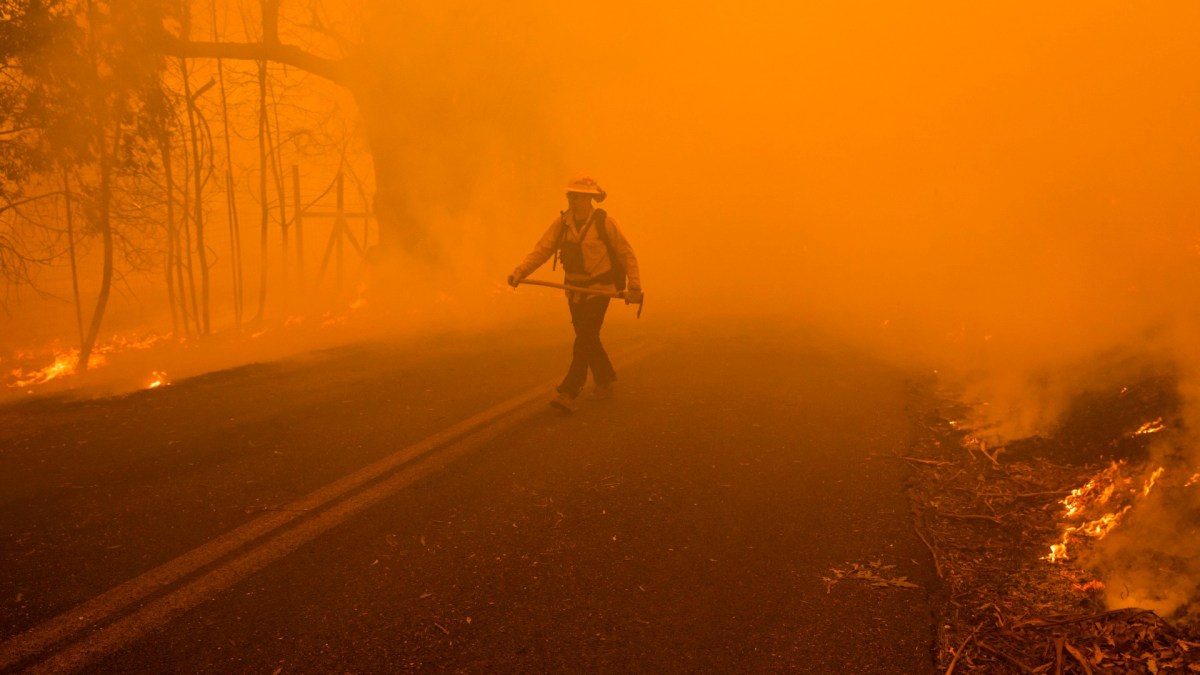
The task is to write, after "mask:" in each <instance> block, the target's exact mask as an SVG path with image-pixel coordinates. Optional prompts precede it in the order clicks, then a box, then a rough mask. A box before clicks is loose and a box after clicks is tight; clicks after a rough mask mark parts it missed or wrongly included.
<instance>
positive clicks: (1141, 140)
mask: <svg viewBox="0 0 1200 675" xmlns="http://www.w3.org/2000/svg"><path fill="white" fill-rule="evenodd" d="M283 6H284V10H285V13H286V15H287V16H286V17H285V21H284V22H283V28H284V37H285V39H286V40H289V41H293V42H296V43H300V44H310V43H312V42H313V34H312V33H311V31H306V29H304V28H303V26H302V25H301V24H303V23H310V22H311V20H312V15H311V14H310V13H309V8H308V6H307V5H305V6H300V5H298V4H295V3H290V2H284V4H283ZM219 9H220V12H219V16H220V17H221V18H220V22H221V23H222V31H223V34H224V35H226V36H229V37H236V32H237V30H238V27H239V26H240V25H241V24H242V18H241V17H243V16H248V17H250V19H251V21H252V20H253V17H254V12H255V11H256V10H255V9H254V8H253V7H249V8H243V7H241V6H240V5H238V4H236V3H234V2H230V3H228V4H223V5H222V6H221V7H220V8H219ZM323 11H324V13H325V14H324V22H325V23H326V24H327V25H331V26H335V27H337V28H339V29H340V30H342V31H344V32H345V33H346V35H347V37H349V38H350V39H351V40H356V41H362V40H365V41H368V42H369V43H371V44H372V45H374V48H375V52H376V54H377V59H376V61H375V62H374V63H375V64H377V66H378V68H379V71H380V72H381V73H385V74H386V75H387V81H388V82H390V83H392V84H393V85H395V86H393V87H389V88H388V95H389V96H390V97H391V98H392V99H394V105H395V116H394V124H395V125H397V127H398V128H401V129H403V130H404V131H405V134H404V141H403V142H402V143H399V146H400V147H390V148H388V149H386V150H384V151H385V152H388V153H392V154H394V155H395V156H399V157H403V158H405V159H406V162H405V167H406V168H405V172H406V185H408V186H409V188H410V194H409V195H408V200H409V202H410V203H411V207H412V211H413V213H414V215H415V217H417V218H418V219H419V220H420V221H421V222H422V223H425V224H427V225H428V226H429V227H430V229H432V230H433V231H434V232H435V233H436V236H437V238H438V239H439V242H440V244H441V250H442V254H443V255H442V257H441V258H440V259H439V260H438V261H437V263H436V267H435V268H434V269H432V270H430V269H428V268H420V267H418V266H413V267H412V270H414V271H413V274H414V275H419V276H421V277H422V279H423V280H424V285H420V286H413V285H408V284H406V285H405V286H404V287H402V288H399V289H395V290H394V292H389V293H388V295H390V296H392V297H396V298H399V299H400V301H401V302H406V301H410V302H412V303H415V304H420V303H422V302H425V300H426V298H427V297H428V296H431V295H437V296H450V297H453V298H455V299H456V302H458V303H459V305H458V306H460V307H462V311H463V312H464V315H467V314H469V315H471V316H483V315H485V314H486V312H489V311H500V312H505V311H509V309H510V308H509V307H508V306H506V305H499V306H497V305H496V304H495V303H494V302H493V298H494V295H495V292H496V290H497V285H498V284H500V283H501V280H502V279H503V278H504V276H505V275H506V274H507V273H508V271H509V270H511V268H512V267H513V265H515V263H516V262H517V261H519V260H520V259H521V257H522V256H524V254H525V253H527V251H528V249H529V247H530V246H531V245H532V243H533V242H534V240H535V239H536V238H537V236H538V235H539V234H540V233H541V232H542V230H543V229H544V228H545V227H546V225H547V224H548V223H549V221H550V219H551V218H552V217H554V216H555V215H556V214H557V213H558V211H559V210H560V209H562V208H565V200H564V199H563V186H564V184H565V181H566V179H567V178H568V177H569V176H570V175H572V174H574V173H576V172H579V171H588V172H591V173H592V174H593V175H595V177H596V178H597V179H598V180H599V181H600V184H601V185H602V186H604V187H605V188H606V189H607V190H608V192H609V193H610V198H609V200H608V201H606V202H605V207H606V208H608V210H609V212H610V214H611V215H612V217H613V218H615V219H616V220H618V221H619V222H620V224H621V226H622V227H623V229H624V230H625V231H626V232H627V233H628V235H629V237H630V239H631V240H632V242H633V243H634V245H635V247H636V249H637V251H638V253H639V256H640V257H641V259H642V261H643V270H644V280H645V285H646V290H647V294H648V298H650V299H649V300H648V303H647V307H648V308H649V307H653V312H650V310H649V309H648V310H647V312H648V314H647V317H646V318H645V319H643V320H644V321H658V320H661V321H663V322H667V324H668V325H669V322H670V321H672V320H673V318H676V317H680V316H684V315H696V314H699V315H706V316H711V317H716V318H718V320H728V319H722V317H731V316H736V315H741V314H743V313H750V314H761V315H766V316H768V317H771V318H772V319H775V320H779V321H788V322H792V321H809V322H813V323H815V324H817V325H819V326H821V327H824V328H831V329H834V330H836V331H838V332H839V333H840V334H842V335H844V336H846V338H847V339H850V340H855V341H860V342H862V343H864V344H868V345H871V346H873V347H876V348H879V349H881V350H883V351H884V352H885V353H888V354H890V355H892V356H894V357H897V358H901V359H904V360H906V361H909V362H912V360H913V359H919V362H920V363H922V364H934V363H939V362H952V363H955V364H957V365H959V366H963V367H967V368H982V369H984V370H989V371H991V372H1005V373H1007V374H1008V376H1010V377H1012V378H1014V379H1015V381H1017V382H1020V381H1022V379H1023V378H1024V377H1025V376H1026V374H1028V373H1031V372H1033V371H1035V370H1037V369H1040V368H1053V367H1054V366H1056V365H1058V364H1071V363H1074V362H1076V361H1078V360H1080V359H1087V358H1089V357H1090V356H1092V355H1094V354H1096V353H1099V352H1102V351H1104V350H1108V349H1110V348H1113V347H1116V346H1120V345H1128V344H1139V343H1147V340H1149V339H1150V338H1148V337H1147V336H1150V335H1153V336H1154V337H1153V340H1154V341H1155V342H1154V345H1153V347H1154V348H1155V349H1160V348H1161V349H1164V350H1167V351H1173V350H1174V348H1173V347H1171V346H1170V345H1178V344H1188V343H1189V340H1190V338H1191V336H1192V335H1193V334H1194V331H1193V330H1192V328H1190V327H1188V326H1187V324H1188V322H1187V321H1185V320H1184V319H1186V318H1187V317H1190V316H1192V315H1193V314H1195V313H1196V310H1197V309H1200V308H1198V307H1197V306H1196V301H1195V299H1194V297H1195V294H1194V293H1192V292H1191V289H1192V288H1193V287H1194V286H1195V284H1196V281H1197V275H1196V272H1195V268H1196V264H1197V262H1198V259H1197V243H1198V236H1197V235H1198V231H1197V216H1200V197H1198V196H1197V195H1198V194H1200V192H1198V191H1197V190H1196V189H1195V188H1194V186H1195V185H1196V183H1197V180H1198V179H1200V152H1198V151H1200V125H1198V124H1197V120H1200V70H1197V69H1196V68H1195V64H1196V63H1198V62H1200V40H1196V39H1195V36H1196V35H1197V34H1200V30H1198V29H1200V5H1197V4H1196V3H1194V2H1184V1H1172V2H1160V3H1153V4H1140V3H1130V2H1115V1H1107V0H1102V1H1098V2H1097V1H1092V2H1079V1H1071V2H1063V3H1052V4H1050V5H1047V4H1045V3H1033V2H1007V3H1003V4H999V3H997V4H995V5H991V6H988V5H980V4H977V3H976V4H972V3H957V2H946V1H939V2H918V3H905V4H897V3H868V2H853V1H852V2H837V3H832V2H830V3H811V2H799V3H777V2H753V1H751V2H743V3H738V4H735V5H722V6H712V5H706V4H703V3H700V4H687V5H681V4H676V3H671V4H665V3H657V4H656V3H650V4H647V3H643V2H634V1H632V0H623V1H619V2H612V3H604V5H603V6H597V5H594V4H586V3H585V4H579V3H560V2H554V3H552V2H524V3H516V4H513V5H511V6H481V5H479V3H472V2H466V1H465V0H464V1H457V0H455V1H450V2H444V1H437V2H435V1H433V0H428V1H422V2H403V3H393V2H382V1H380V2H376V3H373V5H372V3H367V7H366V9H364V10H362V11H361V12H359V11H355V12H353V13H348V14H347V15H346V16H344V17H341V16H337V15H335V14H334V12H340V11H343V10H342V9H341V8H339V7H333V6H329V7H326V8H325V9H324V10H323ZM195 14H196V16H197V18H196V25H195V26H194V32H195V33H196V34H198V35H201V36H206V35H207V34H208V33H209V32H210V28H209V27H208V25H207V23H206V19H205V18H204V17H207V15H208V9H207V8H199V7H197V9H196V10H195ZM364 17H365V19H364ZM317 43H319V44H320V45H321V47H322V48H324V49H331V48H332V45H334V44H335V43H334V42H331V41H329V40H325V39H320V40H317ZM195 68H196V72H197V73H198V75H197V77H198V78H201V79H202V78H204V77H207V76H208V74H211V72H212V64H211V62H209V63H207V64H203V63H198V64H196V65H195ZM230 68H231V69H235V70H236V69H237V68H240V69H241V71H240V72H241V73H242V76H241V78H242V80H241V81H242V82H243V83H244V82H246V81H247V75H246V74H247V73H250V72H252V66H251V65H248V64H241V65H240V66H234V65H230ZM277 72H282V71H277ZM233 77H234V78H235V79H236V74H235V75H234V76H233ZM287 78H288V82H290V83H291V85H292V88H291V89H288V90H286V91H284V90H282V89H281V90H280V91H279V95H280V97H281V99H282V100H284V101H286V102H287V104H288V108H287V109H285V111H284V114H283V118H282V122H283V125H284V127H285V128H284V130H283V131H284V135H287V133H288V132H291V131H296V130H303V129H306V128H307V129H314V128H316V127H315V126H314V125H319V126H320V127H321V128H322V129H324V130H328V129H329V128H335V129H336V130H338V133H341V130H343V129H344V130H347V131H348V132H349V133H350V134H351V140H352V143H351V145H350V154H349V157H348V159H349V160H350V162H351V163H352V165H353V166H354V167H355V168H356V170H357V171H358V172H359V174H360V175H362V176H364V178H365V179H366V180H367V182H368V184H369V182H370V180H371V165H370V157H369V154H368V152H367V147H366V143H365V141H364V139H363V138H362V136H361V134H362V131H363V130H362V128H361V125H360V124H359V122H358V120H357V117H356V112H355V107H354V103H353V101H352V100H350V98H349V97H348V96H347V95H346V94H345V92H341V91H339V90H338V89H337V88H336V87H334V86H333V85H330V84H328V83H322V82H320V81H319V80H317V79H316V78H311V77H309V78H302V77H300V74H299V73H297V71H295V69H290V70H289V71H288V75H287ZM254 96H255V94H254V93H253V92H248V91H247V93H244V94H243V96H242V99H241V101H240V102H239V103H238V104H237V105H236V106H235V109H236V110H237V111H238V115H240V120H241V121H240V122H237V123H236V124H235V127H236V126H237V124H240V125H241V127H240V128H235V132H236V133H238V134H239V135H240V137H241V138H242V141H241V148H242V150H240V151H238V152H239V156H238V158H237V161H236V162H235V164H236V166H237V167H238V171H241V172H243V173H242V176H241V181H240V182H239V185H244V186H246V187H245V189H244V194H239V199H240V200H242V201H243V202H244V204H245V205H244V209H245V212H244V213H243V216H242V217H243V227H244V228H246V234H245V246H246V250H247V252H246V253H245V255H246V256H247V258H248V259H251V258H253V257H255V256H257V211H256V209H257V201H256V200H257V199H258V197H257V178H256V177H255V175H254V173H253V172H254V170H255V167H256V163H257V159H256V156H255V155H254V153H256V152H257V142H256V140H255V139H254V128H253V124H254V111H255V108H254V103H253V100H254ZM204 105H208V106H210V117H211V118H212V119H213V120H216V119H218V117H217V113H216V111H215V110H216V109H215V108H212V107H211V106H215V105H216V99H215V98H213V96H212V95H208V96H206V97H205V100H204ZM247 127H248V128H247ZM214 131H215V132H216V133H218V135H219V134H220V131H219V130H218V129H217V127H216V126H214ZM356 134H357V135H356ZM377 151H378V149H377ZM243 153H244V154H243ZM287 153H288V154H287V155H286V156H285V157H284V163H285V164H288V165H290V164H291V163H293V162H295V163H300V164H302V166H303V170H304V175H305V179H304V180H305V189H306V190H308V191H310V192H316V191H317V190H320V189H322V188H323V187H324V186H325V185H326V184H328V181H329V180H330V179H331V177H332V174H333V172H334V171H335V170H336V166H337V163H338V162H339V161H340V157H338V156H335V155H331V154H326V155H313V154H312V149H311V148H309V149H305V148H303V147H297V146H289V147H288V148H287ZM219 161H220V160H219ZM368 187H369V185H368ZM289 188H290V184H289ZM272 189H273V188H272ZM214 190H215V191H214V193H213V197H212V204H211V205H210V206H209V211H210V214H211V215H210V217H211V218H212V219H213V221H212V223H211V225H210V232H211V233H212V237H213V239H212V245H213V247H214V248H215V249H216V250H222V249H223V248H228V242H227V240H226V239H222V237H223V236H225V235H223V234H222V233H223V232H224V231H225V227H224V222H223V218H224V216H223V211H224V207H223V197H222V196H221V195H220V188H219V187H217V188H214ZM271 198H273V195H272V196H271ZM354 205H355V206H357V199H355V200H354ZM327 226H328V224H326V225H325V227H327ZM311 228H312V229H311V230H310V236H311V239H310V240H309V243H308V244H307V246H308V250H309V254H308V255H309V265H310V266H315V265H316V261H317V259H318V257H319V253H320V250H321V247H322V246H323V245H324V243H325V242H324V236H325V232H327V230H326V231H322V230H321V229H320V226H318V225H316V224H313V225H311ZM271 236H272V242H271V247H272V248H273V249H274V248H276V247H277V246H278V243H277V242H278V232H277V231H276V230H275V229H273V230H272V234H271ZM217 264H218V268H215V269H214V271H213V278H214V283H215V284H217V285H218V286H217V290H215V291H214V298H216V302H217V303H218V306H217V307H216V308H215V310H214V320H215V321H216V322H217V326H218V328H219V327H220V326H221V325H225V326H228V325H229V322H230V321H229V309H228V307H221V306H219V303H220V302H222V301H221V299H220V298H222V297H224V295H223V294H222V293H221V292H220V289H219V285H220V284H221V283H224V281H223V280H224V279H226V278H227V277H228V271H227V269H224V268H221V267H219V266H220V265H226V264H227V257H226V258H220V257H219V258H218V263H217ZM276 267H277V265H276ZM253 276H254V274H253V273H252V272H248V273H247V278H248V279H250V278H252V277H253ZM535 276H542V277H543V278H547V277H549V276H551V274H550V272H549V270H544V271H542V272H540V273H539V274H537V275H535ZM410 281H411V280H410ZM145 286H146V288H144V289H143V288H142V286H141V285H140V284H138V283H135V282H132V281H131V282H130V287H129V293H127V294H126V295H123V296H121V297H119V298H117V299H116V300H115V302H116V303H117V304H118V305H119V304H121V303H124V305H125V306H126V307H127V308H128V307H134V308H136V311H126V312H125V313H124V314H122V311H121V310H120V308H119V307H118V308H115V309H114V314H113V316H114V322H116V321H118V320H120V317H122V316H125V317H129V316H135V317H151V316H153V317H161V316H163V315H162V313H161V312H162V311H163V307H164V299H163V296H164V291H163V289H162V288H161V284H159V283H158V280H157V278H155V277H149V276H148V277H146V279H145ZM86 288H87V284H86V283H85V291H86ZM248 292H249V293H250V294H253V293H254V292H255V290H254V287H253V285H252V284H251V286H250V287H249V289H248ZM273 297H274V296H273ZM25 300H26V303H30V302H31V301H32V304H33V305H35V306H36V311H39V312H42V313H43V315H45V314H47V313H53V314H55V315H61V317H63V319H62V323H63V325H66V326H71V325H73V318H72V314H71V312H72V310H71V309H70V307H69V306H66V305H61V304H55V303H45V304H42V305H39V301H38V300H37V299H36V298H34V297H33V296H26V298H25ZM524 306H525V305H522V307H524ZM558 309H561V308H557V307H547V308H546V311H556V310H558ZM29 311H30V310H29V308H28V307H26V308H25V309H20V308H17V309H16V310H14V313H13V315H12V317H11V318H9V319H0V321H10V322H12V323H11V324H10V325H11V326H12V330H11V331H10V334H11V332H15V330H16V326H17V325H18V324H19V323H21V322H22V321H24V318H23V317H24V316H25V315H26V314H28V312H29ZM271 311H272V312H273V314H274V316H276V317H277V318H282V316H283V315H284V314H285V312H284V310H283V309H282V308H280V307H278V306H273V307H272V310H271ZM156 320H157V319H156ZM47 321H49V319H47ZM1147 344H1148V343H1147ZM1175 351H1181V352H1183V351H1186V350H1175ZM1013 386H1014V387H1016V388H1018V389H1019V388H1020V385H1019V384H1015V385H1013Z"/></svg>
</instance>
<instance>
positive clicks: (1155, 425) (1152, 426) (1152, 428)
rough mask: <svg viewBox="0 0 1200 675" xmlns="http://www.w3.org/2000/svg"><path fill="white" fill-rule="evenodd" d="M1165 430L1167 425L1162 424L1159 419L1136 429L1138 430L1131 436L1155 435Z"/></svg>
mask: <svg viewBox="0 0 1200 675" xmlns="http://www.w3.org/2000/svg"><path fill="white" fill-rule="evenodd" d="M1166 428H1167V425H1165V424H1163V421H1162V418H1161V417H1160V418H1158V419H1156V420H1153V421H1151V422H1146V423H1145V424H1143V425H1142V426H1140V427H1138V430H1137V431H1135V432H1133V435H1134V436H1145V435H1146V434H1157V433H1158V432H1160V431H1162V430H1164V429H1166Z"/></svg>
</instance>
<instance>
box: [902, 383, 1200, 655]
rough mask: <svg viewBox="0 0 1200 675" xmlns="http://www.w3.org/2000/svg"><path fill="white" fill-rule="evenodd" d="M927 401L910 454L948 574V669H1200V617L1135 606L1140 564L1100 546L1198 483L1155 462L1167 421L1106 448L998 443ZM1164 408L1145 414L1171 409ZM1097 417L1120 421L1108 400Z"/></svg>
mask: <svg viewBox="0 0 1200 675" xmlns="http://www.w3.org/2000/svg"><path fill="white" fill-rule="evenodd" d="M924 400H925V403H926V405H924V406H922V407H923V410H922V411H920V412H916V411H914V412H916V415H915V421H916V423H917V424H918V427H919V429H920V435H919V438H918V440H917V442H916V444H915V446H914V448H913V449H912V451H911V452H910V455H909V456H907V457H904V458H902V459H903V460H904V461H907V462H908V463H910V464H911V466H912V467H913V468H914V477H913V480H912V482H911V485H910V497H911V500H912V505H913V515H914V525H915V527H916V529H917V532H918V534H919V535H920V537H921V538H922V540H924V541H925V543H926V545H927V546H928V547H929V550H930V553H931V554H932V556H933V558H934V561H935V565H936V567H937V573H938V576H939V577H940V578H941V580H942V582H943V584H942V589H941V590H940V593H939V596H940V597H938V598H936V600H937V605H938V607H939V609H940V616H939V617H938V644H937V656H938V663H939V664H940V668H941V669H943V672H945V673H947V674H952V673H966V672H972V673H1189V672H1191V673H1200V630H1198V626H1197V623H1196V622H1195V621H1194V618H1195V617H1194V615H1189V614H1188V612H1186V611H1184V610H1175V611H1174V612H1173V613H1171V614H1170V615H1169V616H1168V618H1169V619H1171V621H1173V622H1175V623H1171V622H1169V621H1168V620H1166V619H1164V618H1163V617H1162V616H1160V615H1159V614H1158V613H1156V612H1155V611H1154V609H1155V608H1153V607H1147V606H1132V607H1130V606H1124V605H1129V604H1137V601H1138V600H1139V599H1141V598H1139V597H1138V596H1137V594H1131V592H1130V590H1129V588H1128V587H1127V586H1126V583H1128V582H1127V579H1128V577H1126V576H1122V574H1123V573H1124V572H1127V570H1118V569H1115V568H1113V567H1111V566H1106V565H1105V564H1102V563H1100V562H1097V560H1098V559H1099V558H1100V557H1101V556H1099V555H1096V554H1095V552H1096V551H1097V549H1098V547H1103V546H1109V542H1108V540H1106V539H1105V538H1106V537H1107V536H1108V535H1110V534H1113V533H1120V532H1121V531H1122V527H1123V526H1124V525H1125V523H1126V521H1127V520H1128V519H1130V518H1134V517H1136V514H1137V513H1138V512H1139V511H1140V510H1148V509H1150V508H1151V506H1150V505H1152V504H1156V503H1158V502H1159V501H1161V500H1164V499H1170V498H1171V495H1172V494H1174V493H1177V491H1178V490H1182V489H1185V488H1186V487H1187V486H1188V485H1194V484H1195V483H1194V481H1191V480H1190V479H1191V478H1192V477H1194V475H1195V472H1194V471H1188V470H1187V469H1186V468H1185V467H1161V466H1152V465H1151V464H1150V463H1149V462H1150V453H1149V452H1148V451H1147V448H1148V446H1149V443H1151V441H1152V439H1151V438H1148V436H1149V435H1150V434H1156V436H1157V435H1158V432H1160V431H1164V430H1168V429H1167V425H1165V424H1164V423H1163V421H1162V418H1161V417H1160V418H1158V419H1156V420H1154V421H1153V422H1149V423H1146V424H1145V425H1143V426H1142V427H1141V428H1137V427H1134V429H1136V431H1130V432H1126V433H1123V434H1114V435H1115V436H1117V438H1114V439H1110V441H1109V442H1106V443H1101V444H1099V446H1089V445H1088V444H1087V443H1084V442H1081V441H1080V440H1079V439H1078V438H1074V439H1071V438H1066V439H1056V440H1055V441H1054V443H1056V444H1057V445H1056V447H1054V448H1050V447H1049V445H1048V443H1049V442H1048V441H1047V440H1046V439H1030V440H1029V441H1028V442H1025V443H1018V444H1010V446H1009V447H1000V448H988V447H987V445H986V443H984V442H983V441H981V440H979V439H978V438H975V437H973V436H972V435H971V434H970V433H969V429H968V428H966V426H967V425H964V424H961V423H955V422H951V421H950V419H948V417H954V416H955V415H954V414H953V413H954V412H962V411H961V410H954V408H953V406H954V403H953V402H952V399H949V398H945V397H941V398H938V397H934V396H932V395H929V396H928V397H927V398H926V399H924ZM1131 400H1132V399H1128V398H1124V397H1123V398H1122V399H1121V402H1122V404H1125V405H1128V404H1129V402H1130V401H1131ZM1146 400H1150V401H1152V402H1153V403H1155V404H1156V405H1161V404H1162V403H1163V399H1162V398H1161V397H1160V398H1150V399H1146ZM1152 412H1153V414H1151V415H1146V416H1145V418H1146V419H1149V418H1151V417H1153V415H1157V414H1160V413H1161V412H1163V411H1161V410H1159V411H1152ZM1089 414H1094V415H1097V416H1098V419H1106V417H1105V415H1106V411H1105V410H1104V408H1103V406H1094V407H1093V408H1091V411H1090V413H1089ZM1107 418H1108V419H1111V415H1109V416H1108V417H1107ZM1075 422H1076V423H1078V422H1079V420H1076V421H1075ZM1099 426H1103V425H1102V424H1101V425H1099ZM1090 440H1092V441H1093V442H1094V441H1095V439H1090ZM1072 444H1075V446H1076V447H1074V448H1071V447H1070V446H1071V445H1072ZM1049 450H1053V452H1051V451H1049ZM1114 453H1116V454H1122V455H1125V456H1124V457H1113V456H1112V455H1113V454H1114ZM1198 488H1200V486H1197V487H1192V488H1190V489H1192V490H1195V489H1198ZM1156 500H1158V501H1156ZM1112 539H1113V540H1117V539H1119V537H1117V536H1115V535H1114V536H1113V537H1112ZM1150 551H1151V553H1150V555H1152V556H1153V557H1155V558H1156V559H1157V563H1156V565H1158V566H1169V564H1168V561H1166V560H1164V559H1163V558H1164V557H1163V555H1162V554H1160V553H1157V552H1154V549H1150ZM1143 562H1145V561H1143ZM1139 566H1144V565H1139ZM1159 573H1160V574H1162V573H1165V570H1162V571H1160V572H1159ZM1148 583H1151V584H1152V583H1153V582H1148ZM1114 585H1115V586H1114ZM1184 604H1185V609H1186V603H1184Z"/></svg>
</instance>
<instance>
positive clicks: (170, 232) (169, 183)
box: [158, 127, 189, 338]
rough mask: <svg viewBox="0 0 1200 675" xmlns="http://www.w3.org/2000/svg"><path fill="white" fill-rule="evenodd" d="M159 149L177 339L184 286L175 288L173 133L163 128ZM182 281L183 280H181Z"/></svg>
mask: <svg viewBox="0 0 1200 675" xmlns="http://www.w3.org/2000/svg"><path fill="white" fill-rule="evenodd" d="M158 148H159V151H160V153H161V155H162V163H163V177H164V178H165V179H166V190H167V255H166V263H165V265H164V266H165V267H166V273H167V301H168V302H169V303H170V305H171V332H172V333H173V334H174V335H175V337H176V338H178V337H179V315H180V309H179V305H180V300H179V298H177V296H178V295H180V294H181V293H182V291H183V286H182V284H181V285H180V286H179V289H178V290H176V288H175V277H174V276H172V275H173V274H174V273H175V262H176V261H175V252H176V251H177V250H178V248H179V246H178V243H177V241H178V239H179V232H178V230H177V226H176V223H175V178H174V173H173V172H172V171H171V133H170V131H169V130H168V129H167V128H166V127H163V129H162V132H161V134H160V135H159V137H158ZM181 281H182V279H181ZM183 322H184V323H183V329H184V331H185V332H188V331H189V329H188V326H187V313H186V312H184V313H183Z"/></svg>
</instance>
